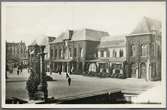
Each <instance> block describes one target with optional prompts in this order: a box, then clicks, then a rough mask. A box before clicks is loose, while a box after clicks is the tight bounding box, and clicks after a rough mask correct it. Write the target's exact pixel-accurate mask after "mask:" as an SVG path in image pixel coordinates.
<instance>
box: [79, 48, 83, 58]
mask: <svg viewBox="0 0 167 110" xmlns="http://www.w3.org/2000/svg"><path fill="white" fill-rule="evenodd" d="M80 57H84V55H83V48H80Z"/></svg>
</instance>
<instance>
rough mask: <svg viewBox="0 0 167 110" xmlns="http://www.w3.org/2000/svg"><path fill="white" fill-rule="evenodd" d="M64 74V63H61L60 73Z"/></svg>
mask: <svg viewBox="0 0 167 110" xmlns="http://www.w3.org/2000/svg"><path fill="white" fill-rule="evenodd" d="M63 72H64V63H62V73H63Z"/></svg>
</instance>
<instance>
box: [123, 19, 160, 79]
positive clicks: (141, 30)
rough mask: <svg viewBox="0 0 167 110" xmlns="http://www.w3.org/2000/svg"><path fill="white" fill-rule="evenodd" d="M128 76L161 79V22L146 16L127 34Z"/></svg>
mask: <svg viewBox="0 0 167 110" xmlns="http://www.w3.org/2000/svg"><path fill="white" fill-rule="evenodd" d="M126 38H127V45H126V51H127V52H126V53H127V54H126V56H127V62H128V65H129V69H128V70H129V71H128V73H129V74H128V76H127V77H134V78H143V79H146V80H160V79H161V23H160V22H159V21H157V20H153V19H150V18H147V17H144V18H143V20H142V21H141V22H140V23H139V24H138V25H137V27H136V28H135V29H134V31H133V32H132V33H131V34H129V35H128V36H126Z"/></svg>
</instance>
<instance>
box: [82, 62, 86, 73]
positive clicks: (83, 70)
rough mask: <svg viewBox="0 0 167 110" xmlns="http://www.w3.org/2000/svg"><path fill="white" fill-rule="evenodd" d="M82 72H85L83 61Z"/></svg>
mask: <svg viewBox="0 0 167 110" xmlns="http://www.w3.org/2000/svg"><path fill="white" fill-rule="evenodd" d="M82 72H83V73H85V62H82Z"/></svg>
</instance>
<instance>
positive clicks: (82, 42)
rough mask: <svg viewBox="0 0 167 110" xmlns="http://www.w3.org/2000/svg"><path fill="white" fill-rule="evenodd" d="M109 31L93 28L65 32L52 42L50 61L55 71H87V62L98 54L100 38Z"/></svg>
mask: <svg viewBox="0 0 167 110" xmlns="http://www.w3.org/2000/svg"><path fill="white" fill-rule="evenodd" d="M108 35H109V34H108V33H107V32H103V31H96V30H92V29H82V30H74V31H72V30H69V31H66V32H63V33H62V34H61V35H60V36H58V37H57V38H56V39H55V40H54V41H53V42H52V43H50V52H51V53H50V61H51V63H52V67H51V68H52V70H53V71H55V72H83V73H84V72H86V71H87V70H88V66H87V63H88V62H89V61H90V60H93V59H95V58H96V56H97V46H98V45H99V43H100V39H101V38H102V37H104V36H108Z"/></svg>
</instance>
